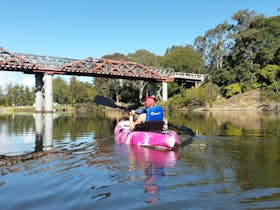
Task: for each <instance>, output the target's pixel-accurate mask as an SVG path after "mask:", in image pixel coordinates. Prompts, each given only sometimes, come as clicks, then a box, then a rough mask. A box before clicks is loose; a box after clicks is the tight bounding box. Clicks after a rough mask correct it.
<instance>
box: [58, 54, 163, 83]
mask: <svg viewBox="0 0 280 210" xmlns="http://www.w3.org/2000/svg"><path fill="white" fill-rule="evenodd" d="M61 71H63V72H66V74H73V73H79V74H86V75H92V76H95V77H111V78H124V79H135V80H154V81H165V80H167V77H166V76H162V75H160V74H159V73H157V72H155V71H153V70H152V69H151V68H148V67H146V66H144V65H141V64H138V63H135V62H129V61H119V60H111V59H96V58H93V57H89V58H86V59H83V60H79V61H75V62H73V63H70V64H66V65H64V66H63V67H62V68H61Z"/></svg>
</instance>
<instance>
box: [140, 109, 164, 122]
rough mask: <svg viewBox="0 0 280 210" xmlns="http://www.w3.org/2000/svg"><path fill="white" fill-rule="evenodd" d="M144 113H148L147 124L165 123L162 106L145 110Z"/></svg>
mask: <svg viewBox="0 0 280 210" xmlns="http://www.w3.org/2000/svg"><path fill="white" fill-rule="evenodd" d="M144 112H146V120H145V122H148V121H153V120H158V121H163V114H164V111H163V108H162V107H161V106H152V107H150V108H147V109H145V111H144Z"/></svg>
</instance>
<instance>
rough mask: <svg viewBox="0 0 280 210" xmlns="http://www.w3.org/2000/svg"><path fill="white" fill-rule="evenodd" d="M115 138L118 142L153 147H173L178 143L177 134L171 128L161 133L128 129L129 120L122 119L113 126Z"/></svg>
mask: <svg viewBox="0 0 280 210" xmlns="http://www.w3.org/2000/svg"><path fill="white" fill-rule="evenodd" d="M114 133H115V140H116V143H119V144H130V145H133V146H144V147H154V148H157V149H169V150H171V149H173V148H174V147H176V146H178V145H179V137H178V134H177V133H176V132H175V131H173V130H166V131H164V132H162V133H156V132H148V131H130V130H129V121H128V120H122V121H120V122H118V123H117V125H116V127H115V131H114Z"/></svg>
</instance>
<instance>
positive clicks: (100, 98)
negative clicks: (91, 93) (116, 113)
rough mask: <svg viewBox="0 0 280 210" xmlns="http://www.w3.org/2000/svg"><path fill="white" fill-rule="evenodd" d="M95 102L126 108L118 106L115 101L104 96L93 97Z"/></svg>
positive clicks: (115, 107)
mask: <svg viewBox="0 0 280 210" xmlns="http://www.w3.org/2000/svg"><path fill="white" fill-rule="evenodd" d="M93 103H96V104H99V105H103V106H108V107H111V108H114V109H117V108H118V109H126V108H124V107H121V106H118V105H117V104H115V102H114V101H113V100H111V99H109V98H106V97H104V96H99V95H98V96H95V97H94V99H93Z"/></svg>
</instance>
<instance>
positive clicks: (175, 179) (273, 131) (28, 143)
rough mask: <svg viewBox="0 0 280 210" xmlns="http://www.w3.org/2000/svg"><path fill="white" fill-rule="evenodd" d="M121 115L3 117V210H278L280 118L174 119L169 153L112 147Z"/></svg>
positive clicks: (223, 115)
mask: <svg viewBox="0 0 280 210" xmlns="http://www.w3.org/2000/svg"><path fill="white" fill-rule="evenodd" d="M123 117H125V116H124V115H123V114H122V113H121V112H109V111H107V112H100V113H87V114H84V115H82V114H60V115H57V114H44V115H42V114H17V115H0V155H1V156H0V158H1V159H0V171H1V176H0V206H1V209H5V210H9V209H17V210H18V209H23V210H27V209H28V210H29V209H36V210H37V209H38V210H40V209H46V210H49V209H60V210H63V209H73V210H74V209H75V210H76V209H171V208H174V209H280V178H279V177H280V117H279V115H275V114H264V113H255V112H248V111H244V112H240V111H234V112H201V113H194V112H178V111H177V112H173V113H167V114H166V117H167V119H168V121H169V122H170V124H173V125H177V126H185V127H189V128H191V129H192V130H193V131H195V133H196V136H195V137H193V138H192V139H191V138H190V137H189V136H186V135H185V134H184V133H179V131H178V133H179V134H180V141H181V143H182V146H181V147H179V148H178V150H176V151H158V150H153V149H149V148H142V147H140V148H137V147H130V146H127V145H120V144H116V143H115V140H114V135H113V131H114V126H115V124H116V122H117V121H118V120H120V119H122V118H123Z"/></svg>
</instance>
